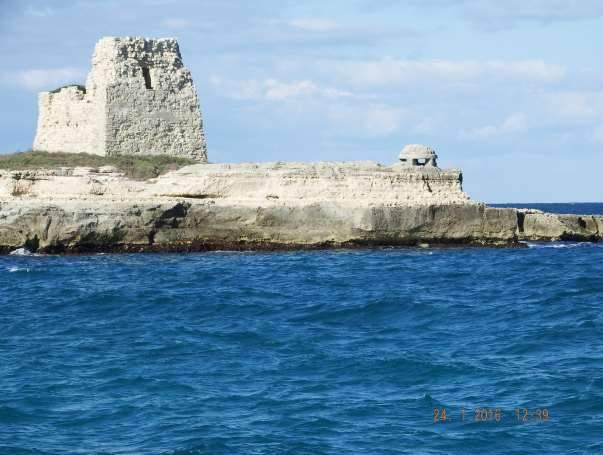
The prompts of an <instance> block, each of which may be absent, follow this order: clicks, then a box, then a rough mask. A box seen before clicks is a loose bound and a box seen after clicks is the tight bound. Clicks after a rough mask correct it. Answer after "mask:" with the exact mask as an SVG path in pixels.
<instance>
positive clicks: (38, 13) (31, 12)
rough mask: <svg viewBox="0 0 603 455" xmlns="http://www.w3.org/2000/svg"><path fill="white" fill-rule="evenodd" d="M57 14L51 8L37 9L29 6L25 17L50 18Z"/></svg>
mask: <svg viewBox="0 0 603 455" xmlns="http://www.w3.org/2000/svg"><path fill="white" fill-rule="evenodd" d="M55 12H56V11H55V10H54V9H52V8H49V7H43V8H35V7H33V6H28V7H27V9H26V10H25V15H26V16H33V17H48V16H53V15H54V14H55Z"/></svg>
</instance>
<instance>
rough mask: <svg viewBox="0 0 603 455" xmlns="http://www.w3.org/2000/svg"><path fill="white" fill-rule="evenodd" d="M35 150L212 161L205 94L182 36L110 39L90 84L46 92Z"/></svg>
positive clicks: (99, 50)
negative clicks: (202, 104) (185, 59)
mask: <svg viewBox="0 0 603 455" xmlns="http://www.w3.org/2000/svg"><path fill="white" fill-rule="evenodd" d="M38 104H39V116H38V128H37V132H36V137H35V140H34V146H33V148H34V150H42V151H48V152H71V153H82V152H85V153H93V154H98V155H122V154H124V155H130V154H133V155H135V154H145V155H159V154H166V155H171V156H181V157H187V158H193V159H196V160H198V161H201V162H206V161H207V148H206V143H205V136H204V132H203V124H202V119H201V113H200V110H199V104H198V100H197V93H196V90H195V87H194V85H193V80H192V77H191V74H190V71H189V70H188V69H187V68H185V67H184V65H183V63H182V57H181V55H180V49H179V46H178V43H177V41H176V40H175V39H170V38H167V39H157V40H153V39H144V38H103V39H101V40H100V41H99V42H98V43H97V45H96V48H95V51H94V56H93V59H92V70H91V71H90V73H89V75H88V79H87V81H86V86H85V87H80V86H71V87H66V88H62V89H58V90H56V91H54V92H43V93H41V94H40V95H39V100H38Z"/></svg>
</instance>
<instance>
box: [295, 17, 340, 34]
mask: <svg viewBox="0 0 603 455" xmlns="http://www.w3.org/2000/svg"><path fill="white" fill-rule="evenodd" d="M289 25H290V26H291V27H293V28H296V29H298V30H304V31H307V32H330V31H333V30H336V29H337V28H339V26H338V25H337V22H335V21H332V20H330V19H323V18H316V17H315V18H299V19H294V20H292V21H291V22H289Z"/></svg>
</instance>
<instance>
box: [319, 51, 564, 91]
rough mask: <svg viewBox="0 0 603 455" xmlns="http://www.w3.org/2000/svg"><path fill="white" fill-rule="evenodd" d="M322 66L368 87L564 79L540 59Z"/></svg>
mask: <svg viewBox="0 0 603 455" xmlns="http://www.w3.org/2000/svg"><path fill="white" fill-rule="evenodd" d="M325 65H326V67H327V69H328V70H330V68H329V67H330V66H334V69H335V71H337V72H338V74H339V75H340V77H343V78H347V79H349V80H351V81H352V82H353V83H356V84H369V85H383V84H394V83H403V82H413V81H423V80H438V81H448V82H468V81H474V80H477V79H483V78H487V79H515V80H527V81H536V82H555V81H559V80H561V79H563V78H564V76H565V69H564V68H563V67H562V66H560V65H556V64H549V63H545V62H543V61H540V60H525V61H499V60H489V61H455V60H400V59H394V58H391V57H386V58H383V59H381V60H372V61H370V60H368V61H357V62H338V63H334V64H333V63H327V64H325Z"/></svg>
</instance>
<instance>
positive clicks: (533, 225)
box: [520, 211, 603, 241]
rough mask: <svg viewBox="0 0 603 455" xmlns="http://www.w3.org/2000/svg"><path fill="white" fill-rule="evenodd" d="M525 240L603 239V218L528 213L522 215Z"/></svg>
mask: <svg viewBox="0 0 603 455" xmlns="http://www.w3.org/2000/svg"><path fill="white" fill-rule="evenodd" d="M520 219H521V222H520V237H521V238H522V239H523V240H546V241H548V240H593V241H599V240H601V239H602V238H603V230H602V229H601V228H602V227H603V216H594V215H563V214H555V213H538V212H531V211H528V212H527V213H521V214H520Z"/></svg>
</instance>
